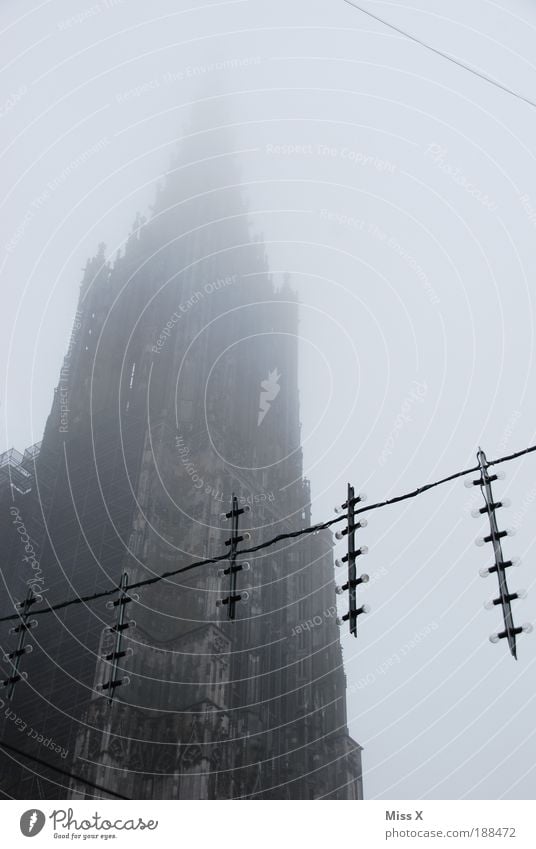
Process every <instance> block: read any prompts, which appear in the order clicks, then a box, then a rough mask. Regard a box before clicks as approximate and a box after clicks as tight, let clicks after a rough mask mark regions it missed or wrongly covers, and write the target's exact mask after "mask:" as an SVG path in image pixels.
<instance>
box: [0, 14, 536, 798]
mask: <svg viewBox="0 0 536 849" xmlns="http://www.w3.org/2000/svg"><path fill="white" fill-rule="evenodd" d="M363 5H364V6H365V5H366V8H367V9H370V10H371V11H372V12H374V14H376V15H379V16H380V17H382V18H385V19H386V20H388V21H390V22H392V23H393V24H394V25H395V26H398V27H400V28H402V29H405V30H407V31H408V32H410V33H412V34H413V35H415V36H416V37H418V38H420V39H421V40H423V41H425V42H427V43H429V44H431V45H432V46H433V47H435V48H437V49H438V50H440V51H443V52H445V53H448V54H450V55H452V56H454V57H456V58H457V59H459V60H460V61H461V62H463V63H465V64H467V65H470V66H472V67H474V68H475V69H478V70H479V71H480V72H482V73H484V74H486V75H487V76H489V77H492V78H494V79H496V80H498V81H500V82H501V84H502V85H504V86H506V87H507V88H509V89H512V90H514V91H516V92H518V93H519V94H520V95H522V96H523V97H526V98H528V99H530V98H535V99H536V96H535V95H534V92H535V91H536V67H535V65H534V61H533V55H534V49H533V45H534V39H535V37H536V10H535V8H534V5H533V4H532V3H529V2H528V0H511V2H509V3H506V2H505V3H496V2H486V0H476V2H474V3H471V4H467V3H462V2H460V0H454V2H450V3H445V2H440V0H427V2H424V0H418V1H417V2H416V3H413V4H411V5H407V4H405V3H402V2H374V3H367V4H363ZM0 28H1V29H0V38H1V43H2V77H1V78H2V94H1V101H0V128H1V139H2V141H1V147H2V168H3V173H4V186H5V189H4V192H3V195H2V199H1V202H0V206H1V226H2V252H1V263H2V265H1V275H2V304H3V314H4V332H3V333H2V334H1V338H0V347H1V351H2V354H3V358H2V361H3V369H2V379H1V387H0V388H1V403H2V410H1V412H2V445H1V446H0V447H1V448H2V450H5V449H7V448H10V447H12V446H14V447H16V448H17V449H19V450H22V449H24V448H25V447H26V446H28V445H31V444H32V443H34V442H37V441H39V440H40V439H41V436H42V432H43V428H44V424H45V421H46V417H47V415H48V412H49V410H50V405H51V401H52V395H53V389H54V387H55V386H56V384H57V381H58V375H59V370H60V367H61V362H62V357H63V355H64V353H65V351H66V348H67V345H68V341H69V337H70V333H71V327H72V322H73V318H74V314H75V311H76V305H77V299H78V291H79V282H80V278H81V273H82V272H81V269H82V268H83V267H84V265H85V262H86V259H87V257H88V256H90V255H93V254H94V253H95V252H96V249H97V245H98V244H99V243H100V242H104V243H105V244H106V254H107V256H110V257H111V258H113V257H114V256H115V254H116V252H117V250H118V249H119V248H120V247H121V245H122V244H123V242H124V240H125V239H126V237H127V236H128V233H129V231H130V229H131V226H132V223H133V221H134V218H135V215H136V213H137V212H140V213H142V214H145V215H149V214H150V205H151V203H152V201H153V199H154V192H155V186H156V184H157V183H158V181H159V180H160V179H161V178H162V175H163V174H164V173H165V172H166V170H167V168H168V167H169V163H170V161H171V158H172V155H173V153H174V150H175V149H176V145H177V143H178V142H179V143H180V139H181V137H182V136H183V135H185V134H188V133H190V132H192V124H191V116H192V109H193V104H194V103H195V102H196V101H198V100H200V99H207V98H208V99H212V100H211V103H212V106H213V114H214V125H215V126H220V124H221V125H224V126H226V127H227V128H228V129H227V130H226V132H225V133H223V132H222V145H225V153H226V154H231V156H232V159H233V161H234V162H235V163H236V164H237V167H238V172H237V173H239V176H240V180H241V182H242V184H243V188H244V197H245V198H246V200H247V203H248V206H249V208H250V217H251V234H252V238H262V239H263V240H264V242H265V245H266V252H267V256H268V259H269V263H270V268H271V270H272V272H273V273H274V274H277V275H280V276H281V278H283V275H284V274H288V275H289V276H290V282H291V284H292V286H293V287H294V288H295V289H296V290H297V291H298V293H299V297H300V301H301V325H300V386H301V390H300V400H301V419H302V442H303V448H304V458H305V474H306V476H307V477H308V478H310V480H311V488H312V502H313V519H314V520H315V521H323V520H325V519H329V518H331V517H332V516H333V507H334V505H335V504H337V503H342V502H343V501H344V499H345V494H346V486H347V483H348V482H350V483H352V484H353V485H354V486H355V487H356V488H357V489H363V490H365V491H366V492H367V494H368V497H369V499H370V500H371V501H374V502H376V501H380V500H383V499H386V498H389V497H391V496H395V495H398V494H401V493H403V492H406V491H408V490H411V489H413V488H415V487H416V486H418V485H420V484H424V483H427V482H430V481H433V480H435V479H437V478H441V477H444V476H446V475H448V474H450V473H452V472H455V471H457V470H460V469H464V468H467V467H469V466H473V465H474V464H475V454H476V451H477V449H478V446H479V445H481V446H482V447H483V448H484V449H485V451H486V452H487V454H488V457H489V458H497V457H500V456H501V455H505V454H508V453H511V452H514V451H516V450H518V449H521V448H524V447H526V446H528V445H531V444H533V443H534V442H536V433H535V432H536V426H535V421H534V406H535V405H534V381H535V376H536V374H535V369H534V362H533V360H534V303H533V289H534V283H533V279H534V272H535V265H536V261H535V253H534V246H535V228H536V156H535V154H534V144H533V140H534V137H535V132H536V107H534V106H532V105H530V103H527V102H525V101H523V100H522V99H519V98H516V97H515V96H513V95H512V94H509V93H507V92H505V91H504V90H500V89H499V88H498V87H496V86H493V85H492V84H490V83H489V82H486V81H484V80H483V79H481V78H479V77H477V76H476V75H473V74H471V73H470V72H469V71H468V70H466V69H463V68H461V67H459V66H456V65H455V64H453V63H452V62H449V61H447V60H446V59H445V58H443V57H441V56H440V55H437V54H434V53H432V52H430V51H428V50H426V49H425V48H424V47H422V46H420V45H419V44H417V43H415V42H414V41H412V40H409V39H407V38H404V37H403V36H401V35H400V34H397V33H396V32H394V31H393V30H391V29H389V28H387V27H386V26H384V25H382V24H381V23H379V22H377V21H374V20H372V19H371V18H370V17H368V16H366V15H365V14H363V13H362V12H361V11H359V10H357V9H355V8H352V7H351V6H350V5H349V4H347V3H344V2H343V0H316V2H312V3H311V2H305V0H294V2H293V3H288V2H282V0H273V2H270V3H266V2H263V1H262V0H231V2H212V3H202V2H201V3H197V4H193V3H188V2H185V0H182V2H181V3H180V4H177V3H176V2H172V0H155V2H153V3H151V4H147V3H143V2H141V0H128V2H127V0H96V2H94V3H93V4H92V3H91V2H90V0H48V2H37V0H32V2H29V1H28V0H4V2H3V3H2V8H1V10H0ZM284 379H285V376H284V374H283V375H281V380H282V381H284ZM502 468H504V470H505V472H506V474H507V478H506V480H505V481H504V482H498V484H497V485H496V493H497V495H501V496H508V497H509V498H510V499H511V500H512V506H511V507H510V508H508V509H505V510H504V511H502V512H501V513H500V520H501V522H502V526H503V527H504V526H513V527H515V528H516V529H517V536H516V537H515V539H512V540H510V539H507V540H506V541H505V543H504V550H505V554H506V555H508V556H513V555H516V554H517V555H520V556H521V557H522V558H523V563H522V565H521V567H520V568H519V569H516V570H511V571H512V574H511V576H510V575H509V579H510V583H511V587H512V589H514V590H517V589H518V588H526V589H527V590H529V596H528V599H527V600H526V601H517V602H515V603H514V618H515V621H516V624H522V623H524V622H529V621H531V620H532V621H536V594H535V593H533V592H532V593H531V592H530V591H531V588H532V587H533V586H534V582H535V581H534V575H535V574H536V573H535V558H536V550H535V545H534V542H535V533H534V527H535V518H536V487H535V484H534V480H535V472H536V455H529V456H528V457H526V458H523V459H519V460H515V461H513V462H511V463H508V464H505V465H504V467H502ZM477 506H481V497H480V491H479V490H477V489H475V490H472V491H471V490H467V489H464V487H463V481H462V480H457V481H454V482H453V483H449V484H446V485H444V486H442V487H440V488H437V489H434V490H432V491H430V492H427V493H425V494H423V495H421V496H419V497H418V498H415V499H412V500H410V501H406V502H404V503H402V504H399V505H395V506H392V507H387V508H385V509H382V510H377V511H374V512H371V513H370V515H369V516H368V519H369V524H368V527H367V528H366V529H363V530H362V531H360V532H359V539H360V542H362V543H363V544H366V545H368V546H369V549H370V551H369V554H368V556H367V558H366V561H367V562H366V570H367V572H368V573H369V574H370V575H371V579H372V580H371V581H370V583H369V584H368V585H367V586H366V587H364V588H363V589H362V590H361V597H362V598H363V600H366V601H367V602H369V603H370V605H371V607H372V611H371V614H370V615H369V616H367V617H363V618H362V619H360V620H359V626H360V627H359V635H358V639H357V640H354V639H353V638H351V637H350V636H349V634H348V633H347V630H346V629H342V630H341V634H342V640H343V649H344V658H345V666H346V674H347V680H348V711H349V724H350V731H351V733H352V735H353V736H354V738H355V739H356V740H358V741H359V742H360V743H361V745H362V746H364V761H363V763H364V787H365V795H366V798H416V797H428V798H502V797H505V798H534V794H535V792H536V766H535V765H536V732H535V730H534V721H533V717H534V710H535V689H534V676H535V673H536V637H535V636H534V635H533V636H525V635H522V636H520V637H519V660H518V661H517V662H516V661H514V660H513V658H512V657H511V656H510V655H509V654H508V651H507V646H506V645H505V642H504V641H501V643H500V644H499V645H492V644H491V643H490V642H489V640H488V637H489V634H491V633H492V632H493V631H497V630H499V629H500V625H501V620H500V611H499V610H498V609H494V610H493V611H491V612H490V611H487V610H484V609H483V603H484V602H485V601H487V600H488V599H489V598H491V597H493V596H494V595H496V589H497V587H496V583H497V582H496V579H495V578H494V577H490V578H488V579H487V580H486V581H484V580H482V579H481V578H480V577H479V574H478V572H479V569H480V568H482V567H484V566H487V565H490V562H489V557H490V551H489V550H488V549H482V548H476V547H475V546H474V544H473V541H474V538H475V537H477V536H478V535H479V534H481V533H482V531H483V529H484V527H485V522H484V520H481V521H480V520H475V519H473V518H471V516H470V511H471V509H472V508H474V507H477ZM343 551H344V543H338V544H337V553H339V552H340V553H343ZM341 610H342V602H341Z"/></svg>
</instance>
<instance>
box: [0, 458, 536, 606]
mask: <svg viewBox="0 0 536 849" xmlns="http://www.w3.org/2000/svg"><path fill="white" fill-rule="evenodd" d="M533 451H536V445H531V446H530V447H529V448H524V449H522V450H521V451H516V452H515V453H514V454H508V455H507V456H505V457H499V458H498V459H497V460H489V461H488V465H489V466H496V465H498V464H499V463H507V462H509V461H510V460H515V459H517V458H518V457H523V456H525V455H526V454H530V453H532V452H533ZM479 469H480V467H479V466H472V467H471V468H470V469H463V470H462V471H460V472H454V474H452V475H447V477H445V478H441V479H440V480H437V481H434V482H433V483H427V484H423V485H422V486H419V487H417V488H416V489H413V490H411V492H406V493H404V494H403V495H396V496H394V497H393V498H387V499H385V501H377V502H376V503H374V504H369V505H367V506H366V507H361V508H360V509H359V510H356V513H355V514H356V515H358V514H359V513H365V512H370V511H371V510H378V509H380V508H381V507H388V506H390V505H392V504H398V503H399V502H401V501H407V500H408V499H410V498H415V497H416V496H418V495H422V494H423V493H424V492H428V490H430V489H434V487H436V486H441V485H442V484H444V483H448V482H449V481H453V480H456V478H461V477H464V476H465V475H470V474H472V473H473V472H478V471H479ZM345 519H346V517H345V516H344V515H342V516H336V517H335V518H334V519H329V520H328V521H327V522H320V523H319V524H316V525H311V526H310V527H308V528H300V530H297V531H289V532H287V533H284V534H278V535H277V536H275V537H273V538H272V539H269V540H266V541H265V542H261V543H259V544H258V545H255V546H252V547H251V548H243V549H241V550H240V551H239V552H238V553H239V554H240V555H242V554H254V553H255V552H257V551H262V550H263V549H265V548H270V547H271V546H273V545H275V544H276V543H278V542H283V541H284V540H288V539H296V538H297V537H301V536H304V535H306V534H315V533H318V532H319V531H323V530H326V529H328V528H330V527H331V526H332V525H335V524H337V523H338V522H343V521H345ZM228 559H229V554H228V552H225V553H224V554H220V555H218V556H217V557H209V558H206V559H205V560H194V561H192V562H191V563H188V564H187V565H186V566H181V567H180V568H178V569H173V570H170V571H169V572H163V573H162V574H161V575H155V576H154V577H152V578H145V579H144V580H143V581H137V582H136V583H133V584H130V585H129V590H134V589H140V588H141V587H148V586H151V585H152V584H156V583H158V582H159V581H163V580H165V579H167V578H174V577H176V576H177V575H182V574H184V573H185V572H190V571H191V570H192V569H197V568H198V567H200V566H209V565H211V564H214V563H221V561H222V560H228ZM119 591H120V588H119V587H112V589H109V590H103V591H102V592H98V593H93V594H92V595H86V596H78V597H76V598H71V599H67V600H66V601H60V602H58V603H57V604H51V605H49V606H48V607H42V608H40V609H37V610H33V611H32V616H37V615H39V614H43V613H51V612H52V611H54V610H62V609H63V608H65V607H70V606H71V605H73V604H85V603H90V602H92V601H96V600H97V599H99V598H107V597H108V596H111V595H116V594H117V593H118V592H119ZM19 618H20V615H19V614H16V613H15V614H11V615H10V616H3V617H1V618H0V622H11V621H13V620H16V619H19Z"/></svg>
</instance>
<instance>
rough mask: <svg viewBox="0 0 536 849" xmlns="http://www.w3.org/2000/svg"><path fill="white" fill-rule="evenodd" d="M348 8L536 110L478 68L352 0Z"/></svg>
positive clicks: (514, 92)
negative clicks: (355, 10) (350, 7)
mask: <svg viewBox="0 0 536 849" xmlns="http://www.w3.org/2000/svg"><path fill="white" fill-rule="evenodd" d="M344 2H345V3H347V5H348V6H353V8H354V9H357V10H358V11H359V12H362V13H363V14H364V15H368V17H369V18H373V20H375V21H378V22H379V23H380V24H383V25H384V26H386V27H389V29H392V30H394V31H395V32H397V33H399V34H400V35H403V36H404V37H405V38H409V39H410V41H414V42H415V44H419V45H420V46H421V47H425V48H426V49H427V50H430V51H431V52H432V53H435V54H436V55H437V56H441V57H442V58H443V59H448V61H449V62H452V63H453V64H454V65H458V67H459V68H463V69H464V70H465V71H469V72H470V73H471V74H474V75H475V76H476V77H480V79H481V80H484V81H485V82H487V83H490V84H491V85H494V86H496V87H497V88H499V89H501V91H504V92H506V93H507V94H511V95H512V96H513V97H517V99H518V100H522V101H523V102H524V103H527V104H528V105H529V106H533V107H534V108H535V109H536V103H535V102H534V101H533V100H530V98H528V97H525V96H524V95H522V94H519V92H517V91H514V90H513V89H511V88H508V86H505V85H503V83H500V82H499V81H498V80H495V79H493V77H488V75H487V74H484V73H482V71H477V69H476V68H473V67H472V66H471V65H466V64H465V62H462V61H461V59H456V58H455V57H454V56H451V55H450V53H443V51H442V50H439V49H438V48H437V47H432V45H431V44H427V43H426V42H425V41H421V39H420V38H417V36H415V35H412V34H411V33H410V32H406V30H403V29H401V28H400V27H397V26H395V25H394V24H391V23H389V21H386V20H384V18H380V17H379V16H378V15H374V14H373V13H372V12H369V11H368V9H363V7H362V6H358V5H357V3H352V2H351V0H344Z"/></svg>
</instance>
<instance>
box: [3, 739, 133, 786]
mask: <svg viewBox="0 0 536 849" xmlns="http://www.w3.org/2000/svg"><path fill="white" fill-rule="evenodd" d="M2 749H8V750H9V751H10V752H15V753H16V754H17V755H22V756H23V757H25V758H28V759H29V760H31V761H34V762H35V763H37V764H39V765H40V766H45V767H46V768H47V769H51V770H53V771H54V772H58V773H59V774H60V775H63V776H65V777H67V778H72V779H73V780H74V781H80V782H81V783H82V784H87V786H88V787H92V788H93V789H94V790H99V791H100V792H101V793H107V794H108V795H109V796H115V797H116V798H117V799H125V800H128V799H129V797H128V796H122V795H121V794H120V793H116V792H115V790H108V789H107V788H106V787H102V786H101V785H100V784H94V783H93V781H88V780H87V779H86V778H82V776H80V775H74V773H72V772H67V770H65V769H61V768H60V767H59V766H54V764H51V763H49V762H48V761H45V760H43V759H42V758H38V757H36V756H35V755H30V754H29V753H28V752H25V751H24V750H23V749H18V748H17V747H16V746H12V745H11V744H10V743H6V742H5V740H0V751H1V750H2ZM19 766H20V764H19Z"/></svg>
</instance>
